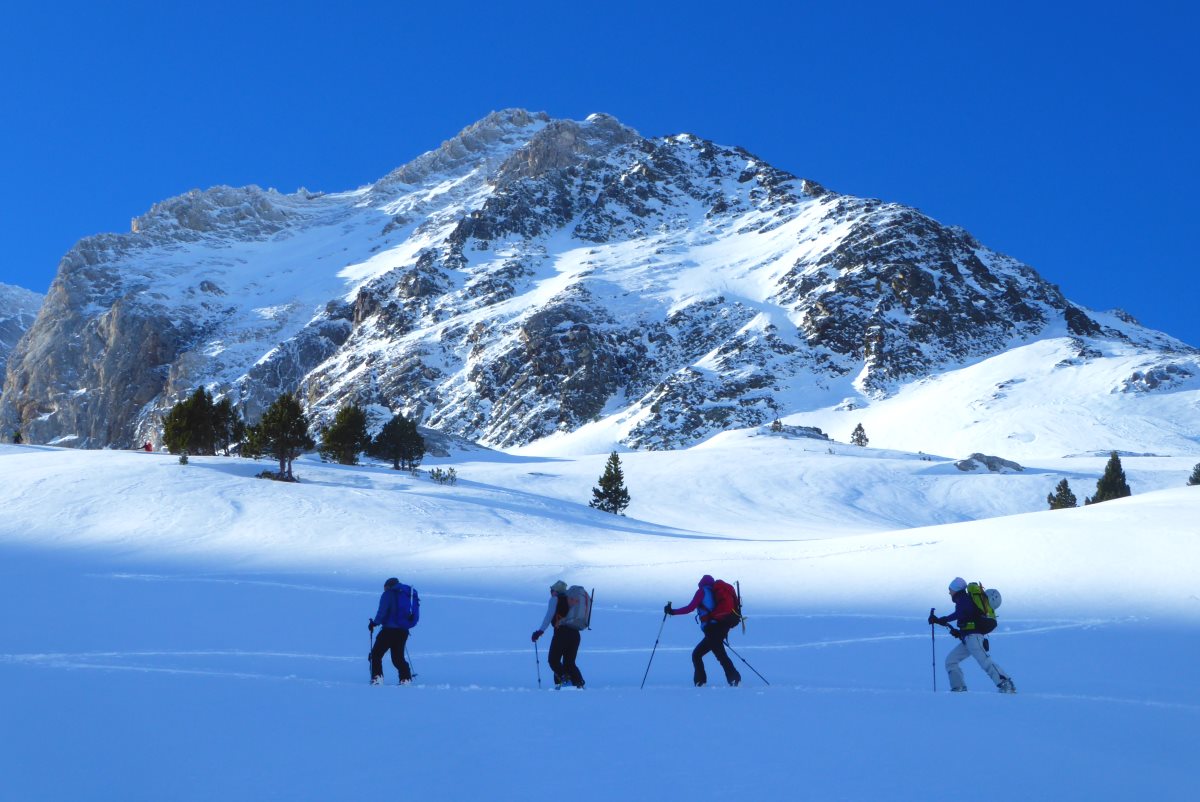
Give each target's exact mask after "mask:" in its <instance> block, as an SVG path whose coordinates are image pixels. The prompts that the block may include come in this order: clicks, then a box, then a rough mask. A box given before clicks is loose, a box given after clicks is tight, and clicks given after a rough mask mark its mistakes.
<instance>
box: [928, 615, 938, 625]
mask: <svg viewBox="0 0 1200 802" xmlns="http://www.w3.org/2000/svg"><path fill="white" fill-rule="evenodd" d="M937 622H938V617H937V616H936V615H934V614H933V613H930V614H929V623H930V624H936V623H937Z"/></svg>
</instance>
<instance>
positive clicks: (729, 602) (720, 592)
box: [713, 579, 742, 621]
mask: <svg viewBox="0 0 1200 802" xmlns="http://www.w3.org/2000/svg"><path fill="white" fill-rule="evenodd" d="M741 607H742V605H741V603H740V602H739V601H738V596H737V591H736V590H734V589H733V585H731V584H729V583H728V582H726V581H725V580H724V579H718V580H717V581H716V582H714V583H713V609H714V610H732V611H733V614H734V615H736V616H737V617H738V620H739V621H740V620H741V618H742V609H741Z"/></svg>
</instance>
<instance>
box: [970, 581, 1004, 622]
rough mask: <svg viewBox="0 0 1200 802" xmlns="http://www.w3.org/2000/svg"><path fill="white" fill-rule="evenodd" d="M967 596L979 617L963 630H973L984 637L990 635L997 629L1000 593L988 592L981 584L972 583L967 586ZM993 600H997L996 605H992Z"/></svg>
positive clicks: (995, 591)
mask: <svg viewBox="0 0 1200 802" xmlns="http://www.w3.org/2000/svg"><path fill="white" fill-rule="evenodd" d="M967 595H969V596H970V597H971V601H972V602H973V603H974V604H975V609H976V611H977V612H978V615H977V616H976V617H975V620H974V621H972V622H970V623H968V624H967V625H966V626H964V627H963V629H969V630H973V631H974V632H977V633H979V634H982V635H986V634H988V633H989V632H991V631H992V630H993V629H995V628H996V607H998V606H999V603H1000V591H997V590H988V589H987V588H985V587H984V586H983V585H982V584H980V583H979V582H971V583H970V584H968V585H967ZM993 599H995V600H996V603H995V604H993V603H992V600H993Z"/></svg>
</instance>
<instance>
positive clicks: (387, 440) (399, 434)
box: [368, 415, 425, 470]
mask: <svg viewBox="0 0 1200 802" xmlns="http://www.w3.org/2000/svg"><path fill="white" fill-rule="evenodd" d="M368 453H369V454H370V455H371V456H373V457H379V458H380V459H390V460H391V461H392V467H393V468H394V469H396V470H400V469H401V468H404V469H407V470H413V469H415V468H416V467H417V466H418V465H420V464H421V459H422V458H423V457H424V456H425V438H424V437H422V436H421V435H420V433H418V432H417V424H416V423H415V422H413V421H410V420H409V419H408V418H406V417H404V416H403V415H396V416H394V417H393V418H392V419H391V420H390V421H388V422H387V423H385V424H383V428H382V429H380V430H379V434H377V435H375V439H374V440H372V441H371V447H370V450H369V451H368Z"/></svg>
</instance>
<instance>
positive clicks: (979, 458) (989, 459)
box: [954, 452, 1025, 473]
mask: <svg viewBox="0 0 1200 802" xmlns="http://www.w3.org/2000/svg"><path fill="white" fill-rule="evenodd" d="M954 467H955V468H958V469H959V470H960V471H966V472H967V473H970V472H972V471H978V470H986V471H988V472H989V473H1021V472H1022V471H1024V470H1025V469H1024V468H1023V467H1022V466H1021V465H1019V464H1018V463H1016V462H1013V461H1012V460H1007V459H1003V458H1001V457H993V456H989V455H987V454H980V453H978V452H976V453H974V454H972V455H971V456H969V457H967V458H966V459H960V460H959V461H958V462H956V463H954Z"/></svg>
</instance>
